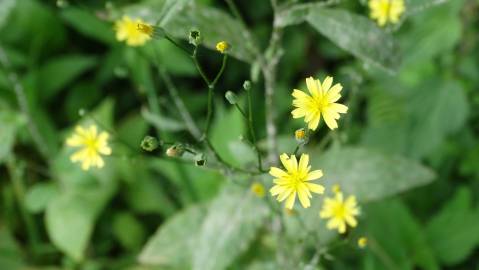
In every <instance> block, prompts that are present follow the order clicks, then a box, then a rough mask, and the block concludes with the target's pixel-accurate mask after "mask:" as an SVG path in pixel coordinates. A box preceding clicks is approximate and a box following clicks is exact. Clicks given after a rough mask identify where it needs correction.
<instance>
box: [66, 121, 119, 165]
mask: <svg viewBox="0 0 479 270" xmlns="http://www.w3.org/2000/svg"><path fill="white" fill-rule="evenodd" d="M108 136H109V135H108V133H106V132H104V131H103V132H100V133H98V131H97V128H96V126H94V125H91V126H89V127H88V128H83V127H81V126H77V127H76V128H75V133H74V134H73V135H72V136H71V137H70V138H68V139H67V141H66V144H67V145H68V146H71V147H76V148H79V150H78V151H77V152H75V153H74V154H73V155H72V156H71V157H70V159H71V161H72V162H78V161H79V162H81V163H82V169H83V170H88V169H90V167H98V168H102V167H103V166H104V165H105V162H104V161H103V159H102V157H101V155H110V154H111V148H110V147H108Z"/></svg>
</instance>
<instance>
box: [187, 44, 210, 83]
mask: <svg viewBox="0 0 479 270" xmlns="http://www.w3.org/2000/svg"><path fill="white" fill-rule="evenodd" d="M197 53H198V46H195V49H194V50H193V54H192V55H191V58H192V59H193V62H194V63H195V66H196V69H197V70H198V72H199V73H200V75H201V78H203V80H204V81H205V83H206V85H207V86H208V88H212V86H211V82H210V80H209V79H208V76H206V73H205V72H204V71H203V68H202V67H201V65H200V62H199V61H198V56H197Z"/></svg>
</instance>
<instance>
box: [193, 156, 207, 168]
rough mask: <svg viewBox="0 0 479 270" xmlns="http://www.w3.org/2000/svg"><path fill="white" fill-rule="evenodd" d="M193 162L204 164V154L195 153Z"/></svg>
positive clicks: (197, 164) (198, 164)
mask: <svg viewBox="0 0 479 270" xmlns="http://www.w3.org/2000/svg"><path fill="white" fill-rule="evenodd" d="M195 164H196V166H199V167H201V166H205V164H206V156H205V155H204V154H197V155H196V156H195Z"/></svg>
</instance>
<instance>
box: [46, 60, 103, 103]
mask: <svg viewBox="0 0 479 270" xmlns="http://www.w3.org/2000/svg"><path fill="white" fill-rule="evenodd" d="M96 63H97V61H96V59H95V58H94V57H89V56H84V55H65V56H61V57H58V58H55V59H52V60H50V61H49V62H47V63H46V64H45V65H44V66H42V68H41V69H40V73H39V78H40V82H39V83H40V85H39V91H41V95H40V97H41V99H42V100H48V99H50V98H52V97H54V96H55V95H56V94H57V93H58V92H59V91H60V90H62V89H63V88H65V87H67V86H68V85H70V84H71V83H72V82H73V81H74V80H75V79H76V78H78V77H79V76H80V75H82V74H83V73H85V72H86V71H88V70H89V69H91V68H93V67H94V66H95V65H96Z"/></svg>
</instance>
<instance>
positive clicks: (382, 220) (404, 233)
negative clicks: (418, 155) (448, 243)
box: [360, 199, 439, 270]
mask: <svg viewBox="0 0 479 270" xmlns="http://www.w3.org/2000/svg"><path fill="white" fill-rule="evenodd" d="M363 209H364V210H365V211H363V214H364V216H366V218H365V219H364V220H361V221H360V224H361V223H362V222H364V226H365V227H366V229H367V232H366V234H367V237H368V240H369V244H368V249H369V250H371V252H372V253H373V254H374V256H375V257H376V256H378V257H376V259H375V260H374V264H375V265H376V269H391V270H392V269H415V268H414V267H417V268H420V269H427V270H437V269H439V264H438V262H437V261H436V259H435V257H434V254H433V251H432V249H431V247H430V246H429V245H428V243H427V239H426V237H425V233H424V230H423V228H422V227H421V225H420V224H419V223H418V221H417V220H415V218H414V216H413V215H412V213H411V212H410V211H409V209H408V208H407V207H406V206H405V205H404V204H403V203H402V202H401V201H399V200H397V199H395V200H386V201H382V202H377V203H374V204H370V205H366V206H364V207H363ZM379 256H380V257H379Z"/></svg>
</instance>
